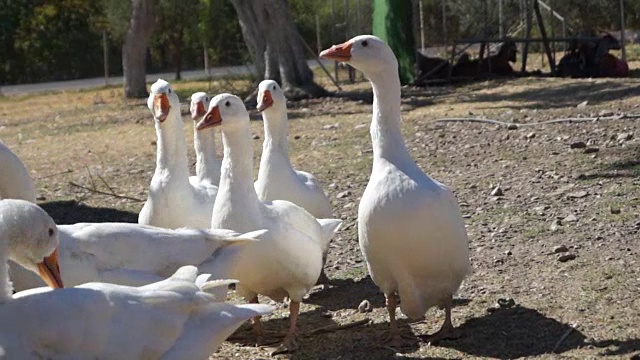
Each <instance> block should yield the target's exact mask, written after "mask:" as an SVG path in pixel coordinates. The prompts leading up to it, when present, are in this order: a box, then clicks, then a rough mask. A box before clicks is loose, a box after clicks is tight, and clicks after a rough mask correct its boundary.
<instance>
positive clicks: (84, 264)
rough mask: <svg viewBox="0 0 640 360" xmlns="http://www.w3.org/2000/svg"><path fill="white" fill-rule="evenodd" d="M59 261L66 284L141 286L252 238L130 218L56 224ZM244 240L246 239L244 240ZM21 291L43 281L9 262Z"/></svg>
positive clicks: (219, 231)
mask: <svg viewBox="0 0 640 360" xmlns="http://www.w3.org/2000/svg"><path fill="white" fill-rule="evenodd" d="M58 230H59V238H60V246H59V249H58V251H59V264H60V271H61V274H62V280H63V283H64V284H65V286H76V285H80V284H84V283H87V282H92V281H100V282H108V283H114V284H120V285H128V286H141V285H146V284H150V283H152V282H155V281H159V280H162V279H163V278H166V277H167V276H170V275H171V274H173V272H174V271H176V269H178V268H179V267H181V266H184V265H198V264H200V263H202V262H204V261H205V260H207V259H208V258H209V256H210V255H211V254H212V253H213V252H214V251H216V250H217V249H218V248H220V247H223V246H228V245H229V244H230V243H231V242H233V241H235V240H237V241H240V240H243V239H249V240H250V239H252V236H253V235H259V234H260V232H256V233H253V235H252V234H245V235H244V237H242V235H241V234H238V233H236V232H234V231H230V230H223V229H219V230H209V229H187V228H184V229H176V230H171V229H164V228H158V227H153V226H146V225H139V224H129V223H78V224H74V225H58ZM242 242H244V241H242ZM11 277H12V281H13V283H14V288H15V289H16V290H18V291H20V290H25V289H30V288H34V287H38V286H44V282H43V281H42V280H41V279H40V278H39V277H38V276H37V275H36V274H35V273H32V272H30V271H28V270H26V269H23V268H22V267H20V266H18V265H15V264H11Z"/></svg>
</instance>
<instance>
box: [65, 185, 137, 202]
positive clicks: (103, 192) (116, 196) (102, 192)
mask: <svg viewBox="0 0 640 360" xmlns="http://www.w3.org/2000/svg"><path fill="white" fill-rule="evenodd" d="M69 185H71V186H75V187H78V188H81V189H84V190H87V191H90V192H92V193H95V194H100V195H107V196H113V197H115V198H118V199H126V200H131V201H137V202H144V200H142V199H138V198H136V197H133V196H127V195H120V194H116V193H109V192H106V191H102V190H98V189H92V188H90V187H87V186H84V185H80V184H78V183H75V182H73V181H69Z"/></svg>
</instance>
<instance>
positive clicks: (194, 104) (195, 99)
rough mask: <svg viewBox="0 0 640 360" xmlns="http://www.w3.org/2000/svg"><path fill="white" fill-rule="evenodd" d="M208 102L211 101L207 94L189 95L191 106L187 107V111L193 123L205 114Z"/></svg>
mask: <svg viewBox="0 0 640 360" xmlns="http://www.w3.org/2000/svg"><path fill="white" fill-rule="evenodd" d="M210 100H211V99H210V98H209V96H207V93H205V92H202V91H200V92H197V93H193V95H191V106H189V110H190V111H191V118H192V119H193V120H194V121H198V119H201V118H202V117H203V116H204V114H206V113H207V109H208V108H209V101H210Z"/></svg>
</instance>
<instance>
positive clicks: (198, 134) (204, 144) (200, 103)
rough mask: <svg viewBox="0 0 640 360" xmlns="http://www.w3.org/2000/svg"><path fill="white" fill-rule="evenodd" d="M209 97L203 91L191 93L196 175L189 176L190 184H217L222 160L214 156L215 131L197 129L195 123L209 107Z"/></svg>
mask: <svg viewBox="0 0 640 360" xmlns="http://www.w3.org/2000/svg"><path fill="white" fill-rule="evenodd" d="M210 100H211V99H210V98H209V96H207V94H206V93H204V92H197V93H194V94H193V95H191V106H190V107H189V108H190V111H191V118H192V119H193V147H194V148H195V151H196V176H191V177H189V182H191V184H197V183H203V182H205V183H208V184H213V185H215V186H218V184H219V183H220V166H221V165H222V160H221V159H219V158H218V157H217V156H216V137H215V135H216V134H215V131H214V130H213V129H209V130H206V131H198V130H197V129H196V124H197V123H198V121H200V119H202V117H203V116H204V114H205V113H206V112H207V109H208V108H209V101H210Z"/></svg>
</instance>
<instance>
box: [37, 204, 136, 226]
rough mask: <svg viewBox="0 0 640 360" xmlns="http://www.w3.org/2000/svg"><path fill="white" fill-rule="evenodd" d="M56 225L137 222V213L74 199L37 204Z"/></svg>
mask: <svg viewBox="0 0 640 360" xmlns="http://www.w3.org/2000/svg"><path fill="white" fill-rule="evenodd" d="M38 205H40V207H42V208H43V209H44V210H45V211H46V212H47V213H49V216H51V217H52V218H53V220H54V221H55V222H56V224H58V225H65V224H75V223H79V222H97V223H101V222H128V223H137V222H138V214H136V213H132V212H129V211H122V210H117V209H112V208H102V207H91V206H87V205H84V204H80V203H78V202H77V201H74V200H68V201H50V202H45V203H40V204H38Z"/></svg>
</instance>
